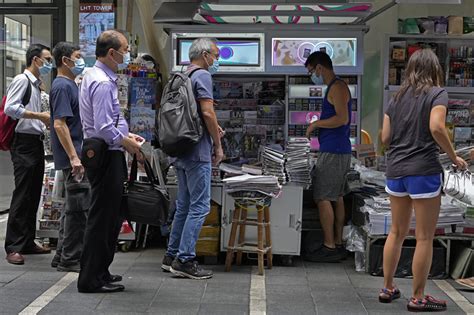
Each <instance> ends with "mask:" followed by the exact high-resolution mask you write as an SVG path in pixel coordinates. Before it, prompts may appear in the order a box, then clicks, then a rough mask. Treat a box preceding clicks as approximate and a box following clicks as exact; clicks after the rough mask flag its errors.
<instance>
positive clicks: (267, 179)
mask: <svg viewBox="0 0 474 315" xmlns="http://www.w3.org/2000/svg"><path fill="white" fill-rule="evenodd" d="M223 182H224V183H225V190H226V192H227V193H230V194H232V193H236V192H251V191H252V192H259V193H262V194H264V195H267V196H270V197H278V196H279V195H280V192H281V185H280V183H279V182H278V178H276V177H275V176H265V175H250V174H244V175H240V176H234V177H229V178H224V179H223Z"/></svg>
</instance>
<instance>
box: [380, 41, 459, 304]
mask: <svg viewBox="0 0 474 315" xmlns="http://www.w3.org/2000/svg"><path fill="white" fill-rule="evenodd" d="M442 78H443V73H442V68H441V65H440V63H439V60H438V57H437V56H436V55H435V54H434V52H433V51H432V50H431V49H422V50H419V51H417V52H415V53H414V54H413V55H412V56H411V57H410V60H409V61H408V65H407V68H406V78H405V80H404V81H403V83H402V85H401V87H400V90H399V91H398V92H397V94H395V96H394V97H393V99H392V100H391V101H390V103H389V106H388V109H387V111H386V113H385V116H384V121H383V128H382V142H383V144H384V145H386V146H387V147H388V150H387V174H386V175H387V186H386V189H385V190H386V191H387V193H389V194H390V205H391V210H392V226H391V229H390V233H389V235H388V238H387V241H386V242H385V247H384V255H383V271H384V288H383V289H382V290H381V292H380V295H379V301H380V302H382V303H390V302H391V301H392V300H394V299H397V298H399V297H400V295H401V294H400V291H399V290H398V289H397V288H396V287H395V285H394V283H393V277H394V274H395V271H396V269H397V266H398V261H399V259H400V253H401V249H402V244H403V241H404V240H405V236H406V235H407V234H408V231H409V229H410V222H411V217H412V212H413V209H415V218H416V249H415V254H414V257H413V264H412V271H413V292H412V298H411V299H410V301H409V302H408V305H407V308H408V310H410V311H435V310H444V309H446V302H444V301H439V300H437V299H435V298H433V297H431V296H429V295H425V292H424V291H425V284H426V280H427V279H428V273H429V270H430V268H431V259H432V256H433V238H434V233H435V230H436V222H437V220H438V215H439V211H440V204H441V188H442V186H443V180H442V172H443V168H442V167H441V164H440V162H439V147H441V149H442V150H443V151H444V152H446V153H447V154H448V155H449V157H450V158H451V160H452V162H453V163H454V164H455V165H456V166H457V167H459V168H462V169H464V168H466V167H467V163H466V162H465V161H464V160H463V159H461V158H460V157H458V156H456V153H455V151H454V149H453V146H452V144H451V142H450V140H449V138H448V133H447V131H446V129H445V120H446V112H447V106H448V94H447V93H446V91H445V90H444V89H443V88H441V87H440V85H441V83H442Z"/></svg>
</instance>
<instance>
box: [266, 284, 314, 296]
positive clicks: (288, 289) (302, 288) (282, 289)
mask: <svg viewBox="0 0 474 315" xmlns="http://www.w3.org/2000/svg"><path fill="white" fill-rule="evenodd" d="M265 290H266V293H267V295H268V294H269V293H308V292H311V288H310V287H309V286H307V285H304V284H301V285H287V286H285V285H271V284H268V283H266V284H265Z"/></svg>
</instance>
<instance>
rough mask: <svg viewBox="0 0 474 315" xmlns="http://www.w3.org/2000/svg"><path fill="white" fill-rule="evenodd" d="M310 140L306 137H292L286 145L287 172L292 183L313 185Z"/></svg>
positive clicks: (306, 185)
mask: <svg viewBox="0 0 474 315" xmlns="http://www.w3.org/2000/svg"><path fill="white" fill-rule="evenodd" d="M310 151H311V148H310V142H309V140H308V139H306V138H290V139H289V140H288V143H287V147H286V172H287V174H288V181H289V182H291V183H295V184H299V185H303V186H305V187H309V186H310V185H311V163H310V158H311V156H310Z"/></svg>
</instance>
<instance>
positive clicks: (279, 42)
mask: <svg viewBox="0 0 474 315" xmlns="http://www.w3.org/2000/svg"><path fill="white" fill-rule="evenodd" d="M315 51H324V52H325V53H327V54H328V55H329V57H331V60H332V62H333V65H334V66H336V67H341V66H349V67H355V66H356V65H357V64H356V63H357V62H356V61H357V56H356V52H357V38H272V66H274V67H288V66H289V67H291V66H303V65H304V63H305V61H306V59H308V57H309V55H311V54H312V53H313V52H315Z"/></svg>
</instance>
